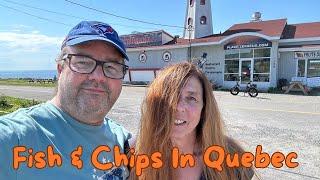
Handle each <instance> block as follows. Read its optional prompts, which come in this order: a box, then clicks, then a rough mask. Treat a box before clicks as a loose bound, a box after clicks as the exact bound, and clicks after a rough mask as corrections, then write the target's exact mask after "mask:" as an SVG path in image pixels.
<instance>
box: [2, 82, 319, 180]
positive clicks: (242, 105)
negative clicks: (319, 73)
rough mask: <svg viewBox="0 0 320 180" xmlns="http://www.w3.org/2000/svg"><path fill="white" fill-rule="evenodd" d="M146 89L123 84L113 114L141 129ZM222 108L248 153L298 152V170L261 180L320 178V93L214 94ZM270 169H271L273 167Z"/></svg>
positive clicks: (28, 91) (20, 93) (25, 91)
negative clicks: (252, 95)
mask: <svg viewBox="0 0 320 180" xmlns="http://www.w3.org/2000/svg"><path fill="white" fill-rule="evenodd" d="M145 91H146V88H144V87H124V88H123V91H122V93H121V95H120V98H119V100H118V101H117V103H116V104H115V106H114V108H113V109H112V110H111V112H110V113H109V116H110V117H111V118H113V119H115V120H116V121H117V122H119V123H120V124H122V125H123V126H125V127H126V128H127V129H129V130H130V131H131V132H133V134H136V133H137V132H138V126H139V117H140V105H141V102H142V99H143V97H144V94H145ZM1 93H2V94H5V95H10V96H17V97H25V98H34V99H38V100H48V99H50V98H51V97H52V95H53V89H52V88H39V87H15V86H14V87H13V86H0V94H1ZM214 94H215V97H216V99H217V102H218V104H219V107H220V110H221V112H222V115H223V118H224V121H225V125H226V131H227V133H228V134H229V135H230V136H232V137H234V138H236V139H237V140H238V141H239V142H240V143H241V145H242V146H243V147H245V149H246V150H247V151H251V152H252V153H254V152H255V149H256V146H257V145H262V148H263V151H264V152H268V153H269V154H272V153H274V152H276V151H280V152H282V153H284V154H285V155H287V154H288V153H289V152H292V151H294V152H296V153H297V154H298V159H297V161H298V162H299V166H298V167H297V168H294V169H288V168H285V167H283V168H281V169H274V168H267V169H258V170H257V171H258V174H259V175H260V176H261V178H262V179H288V180H289V179H290V180H291V179H297V180H298V179H318V180H320V133H319V129H320V96H295V95H274V94H264V93H261V94H259V96H258V98H250V97H248V96H243V93H240V94H239V95H238V96H232V95H230V94H229V93H228V92H214ZM270 167H272V166H271V165H270Z"/></svg>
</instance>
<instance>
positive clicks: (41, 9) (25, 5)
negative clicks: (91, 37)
mask: <svg viewBox="0 0 320 180" xmlns="http://www.w3.org/2000/svg"><path fill="white" fill-rule="evenodd" d="M3 1H5V2H8V3H12V4H15V5H19V6H23V7H27V8H32V9H36V10H40V11H44V12H49V13H52V14H58V15H62V16H67V17H71V18H75V19H80V20H85V19H86V18H84V17H79V16H74V15H71V14H66V13H61V12H57V11H52V10H48V9H43V8H39V7H35V6H30V5H28V4H24V3H18V2H15V1H10V0H3ZM109 23H110V24H112V25H118V26H123V27H131V28H140V29H148V30H150V29H152V28H149V27H142V26H130V25H124V24H119V23H112V22H109Z"/></svg>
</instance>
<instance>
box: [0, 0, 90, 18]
mask: <svg viewBox="0 0 320 180" xmlns="http://www.w3.org/2000/svg"><path fill="white" fill-rule="evenodd" d="M3 1H5V2H8V3H12V4H16V5H20V6H23V7H28V8H32V9H37V10H40V11H45V12H49V13H53V14H58V15H62V16H68V17H72V18H76V19H85V18H83V17H78V16H74V15H71V14H65V13H61V12H56V11H51V10H47V9H42V8H39V7H35V6H30V5H28V4H24V3H18V2H15V1H10V0H3Z"/></svg>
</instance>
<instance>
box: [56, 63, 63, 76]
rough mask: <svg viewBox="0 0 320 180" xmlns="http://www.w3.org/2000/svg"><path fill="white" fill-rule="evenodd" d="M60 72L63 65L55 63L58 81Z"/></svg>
mask: <svg viewBox="0 0 320 180" xmlns="http://www.w3.org/2000/svg"><path fill="white" fill-rule="evenodd" d="M62 70H63V65H62V64H60V63H57V71H58V79H59V78H60V74H61V72H62Z"/></svg>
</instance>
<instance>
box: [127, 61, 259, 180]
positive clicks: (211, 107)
mask: <svg viewBox="0 0 320 180" xmlns="http://www.w3.org/2000/svg"><path fill="white" fill-rule="evenodd" d="M222 129H223V123H222V120H221V115H220V112H219V109H218V105H217V102H216V100H215V98H214V96H213V93H212V87H211V85H210V82H209V81H208V79H207V78H206V76H205V75H204V74H203V73H202V72H201V71H200V70H199V69H198V68H197V67H196V66H195V65H193V64H190V63H179V64H176V65H172V66H170V67H167V68H165V69H164V70H163V71H162V72H161V73H160V74H159V76H158V77H157V78H156V79H155V80H154V81H153V82H152V83H151V85H150V87H149V88H148V92H147V95H146V98H145V100H144V102H143V105H142V117H141V125H140V131H139V134H138V136H137V141H136V145H135V152H136V154H147V155H151V154H152V153H154V152H157V151H158V152H160V153H161V155H162V156H161V160H162V162H163V167H162V168H160V169H152V168H147V169H145V170H143V171H142V175H141V176H136V175H135V169H132V170H131V178H132V179H148V180H149V179H152V180H153V179H166V180H171V179H181V180H182V179H197V180H198V179H207V180H209V179H210V180H211V179H215V180H217V179H221V180H225V179H232V180H233V179H251V177H252V176H253V171H252V170H251V169H245V168H226V166H224V168H223V170H222V171H221V172H218V171H217V170H215V169H212V168H209V167H207V166H206V165H204V163H203V160H202V157H203V153H204V150H205V149H207V148H208V147H210V146H212V145H219V146H220V147H222V148H224V150H225V152H226V153H227V152H228V153H232V154H233V153H241V152H243V150H242V149H241V147H240V146H239V145H237V144H236V143H235V142H234V141H233V140H231V139H230V138H228V137H227V136H226V135H225V134H224V132H223V130H222ZM173 147H177V148H178V149H179V153H180V154H193V157H195V161H196V162H195V166H194V167H192V168H191V167H188V166H187V167H185V168H176V169H174V168H172V161H171V159H172V157H171V150H172V149H173ZM215 155H216V153H212V157H211V158H212V159H216V156H215Z"/></svg>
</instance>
